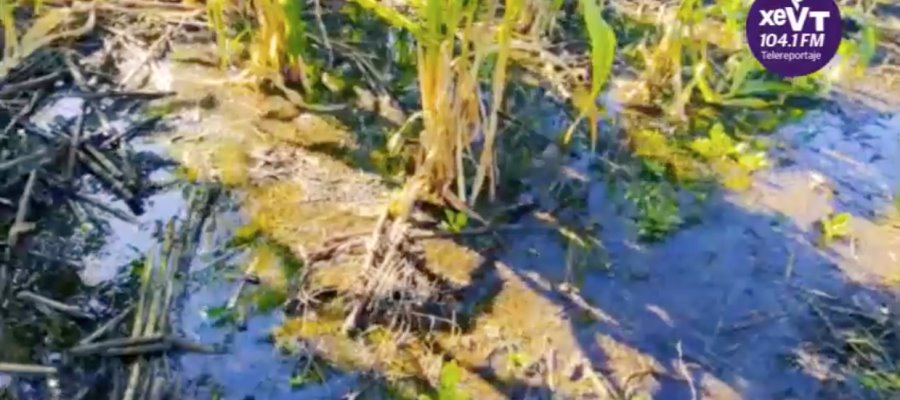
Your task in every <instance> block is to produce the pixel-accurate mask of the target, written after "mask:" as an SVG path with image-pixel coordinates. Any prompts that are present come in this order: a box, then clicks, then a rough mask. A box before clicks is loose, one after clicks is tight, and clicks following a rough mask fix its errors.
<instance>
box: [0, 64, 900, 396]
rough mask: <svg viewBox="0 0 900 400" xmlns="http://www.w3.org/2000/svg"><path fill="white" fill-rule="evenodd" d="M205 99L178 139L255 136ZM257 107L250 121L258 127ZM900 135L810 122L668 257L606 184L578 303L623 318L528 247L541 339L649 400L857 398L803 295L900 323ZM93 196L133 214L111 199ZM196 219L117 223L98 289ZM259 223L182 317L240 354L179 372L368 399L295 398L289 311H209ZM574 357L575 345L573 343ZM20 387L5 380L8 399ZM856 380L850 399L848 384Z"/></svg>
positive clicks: (228, 221) (171, 210)
mask: <svg viewBox="0 0 900 400" xmlns="http://www.w3.org/2000/svg"><path fill="white" fill-rule="evenodd" d="M188 78H190V77H188ZM214 78H222V77H219V76H216V77H214ZM175 79H176V81H177V79H178V77H177V76H176V77H175ZM186 79H187V78H186ZM164 84H169V85H171V84H172V83H164ZM157 89H160V90H171V89H173V88H172V87H160V88H157ZM192 96H193V97H196V99H195V100H197V103H198V104H194V105H192V106H190V107H189V109H188V110H186V111H185V112H183V113H180V114H179V116H178V118H177V119H176V120H174V121H173V122H172V123H173V124H174V125H176V126H178V125H180V126H198V127H202V126H206V127H208V128H209V129H239V127H238V126H236V125H228V124H230V123H235V124H244V122H242V121H243V119H244V118H242V117H241V116H240V115H234V116H216V115H215V114H213V113H211V112H207V111H205V110H203V107H201V106H200V105H199V103H200V100H201V98H202V97H203V93H201V92H198V93H192ZM226 101H231V102H233V103H234V104H235V105H236V106H235V107H237V109H240V107H242V104H243V103H242V101H241V99H238V98H236V99H226ZM255 107H256V106H252V107H250V106H247V110H248V111H247V112H253V110H255ZM78 109H80V103H79V101H78V100H77V99H66V98H64V99H62V100H60V101H59V102H58V103H57V104H56V105H54V106H53V107H52V108H51V109H49V110H46V112H45V114H46V115H44V116H39V117H38V119H42V118H50V119H52V117H53V116H55V115H60V116H63V117H71V116H72V115H74V114H72V112H77V111H73V110H78ZM225 109H226V110H232V111H234V110H236V108H234V107H232V108H228V107H226V108H225ZM207 114H210V115H207ZM219 120H223V121H225V122H224V123H223V122H222V121H219ZM216 121H219V122H216ZM229 121H230V122H229ZM192 124H193V125H192ZM240 129H243V128H240ZM897 132H900V114H883V113H877V112H875V111H872V110H870V109H867V108H862V107H857V106H852V105H846V104H841V105H837V106H835V107H834V108H833V109H828V110H819V111H813V112H810V114H809V115H808V116H807V117H806V118H805V119H804V120H802V121H800V122H798V123H796V124H792V125H790V126H785V127H783V128H781V129H780V130H779V131H778V132H777V133H776V135H775V139H776V142H777V143H781V144H782V145H780V146H778V148H777V149H776V150H774V151H773V153H772V155H771V158H772V160H773V161H775V164H776V165H775V166H774V167H772V168H770V169H768V170H765V171H762V172H760V173H758V174H757V175H756V176H755V178H754V185H753V189H752V190H750V191H748V192H744V193H723V194H719V195H716V196H713V198H712V199H710V201H709V202H708V203H707V204H706V206H705V207H704V209H703V212H702V215H701V222H700V223H699V224H697V225H694V226H692V227H689V228H686V229H683V230H681V231H679V232H676V233H675V234H674V235H672V236H671V237H669V238H668V239H667V240H665V241H663V242H662V243H658V244H653V245H648V244H643V243H640V242H639V241H638V240H637V235H636V230H635V227H634V223H633V221H632V220H631V219H630V218H629V217H628V216H627V215H623V214H622V213H621V209H622V208H621V207H619V203H621V202H622V199H620V198H619V195H618V194H616V192H611V191H610V190H609V187H607V186H606V185H604V184H595V185H592V186H591V190H590V192H589V201H588V210H587V214H588V215H587V216H588V218H589V219H591V220H593V221H596V222H597V223H599V225H600V226H602V230H601V233H600V234H599V238H600V239H601V240H602V242H603V245H604V249H605V256H606V258H605V259H604V260H594V261H597V262H595V264H603V266H602V268H601V267H600V266H598V265H594V266H593V267H592V268H589V270H588V271H587V272H586V275H585V277H584V279H583V282H582V286H581V287H580V291H581V293H582V295H583V296H584V297H585V298H586V299H587V300H588V301H589V302H590V303H592V304H593V305H594V306H596V307H597V308H598V309H599V310H600V311H601V312H602V313H603V314H604V315H606V316H608V318H607V319H604V320H602V321H596V320H594V321H585V320H584V319H583V318H580V316H579V315H577V311H576V310H574V309H573V308H572V307H571V304H569V303H567V302H566V301H564V300H563V299H562V298H561V297H560V296H559V295H558V294H557V293H552V292H547V291H545V290H543V289H542V288H541V287H539V286H540V285H537V284H535V283H534V282H533V280H531V278H530V277H539V278H540V279H543V280H549V281H552V282H562V281H563V280H564V277H565V272H564V271H565V269H566V267H565V265H564V263H563V261H562V260H564V259H565V250H564V248H563V247H562V244H561V243H559V240H558V237H557V236H556V235H555V234H554V235H541V234H529V235H523V234H521V233H519V234H515V236H512V237H509V239H510V240H508V241H507V242H508V243H510V244H512V247H510V248H509V249H508V250H507V251H506V252H505V254H503V255H502V256H501V258H502V260H503V261H504V262H505V263H506V264H507V265H509V266H510V267H512V270H513V271H514V272H517V273H520V274H521V276H522V281H523V282H525V285H526V286H527V287H528V288H529V289H530V291H529V292H528V294H527V296H538V297H543V299H542V300H543V301H546V302H549V303H552V304H558V305H559V307H558V310H559V315H550V314H547V315H542V316H541V317H539V320H537V321H535V322H534V325H535V327H537V328H536V329H535V331H536V332H540V335H543V336H544V338H546V339H549V340H550V341H552V342H553V343H556V344H558V345H560V346H561V349H562V350H561V351H562V352H570V353H580V354H583V355H584V356H585V357H587V359H588V360H590V362H591V364H592V365H593V366H594V368H595V369H597V370H598V371H600V372H601V373H603V374H606V375H609V376H611V377H613V378H614V379H613V381H617V380H618V381H619V383H620V384H621V386H638V387H640V389H641V390H642V391H644V392H646V393H649V394H652V395H653V396H654V398H661V399H681V398H684V399H688V398H692V397H694V396H693V394H692V388H693V391H694V392H696V397H697V398H711V399H731V398H734V399H737V398H747V399H757V398H758V399H782V398H783V399H787V398H801V399H817V398H858V397H859V395H858V392H857V389H856V386H855V385H854V384H853V381H852V379H850V378H848V377H847V376H846V375H845V374H844V373H843V372H842V371H840V370H839V369H838V368H837V367H836V365H835V363H834V362H833V360H830V359H829V358H828V357H827V356H825V355H823V354H820V353H819V352H816V351H814V350H812V349H811V346H809V344H810V343H809V342H810V341H812V340H813V339H812V338H813V337H814V335H815V334H816V331H817V330H820V329H821V327H820V326H819V325H817V324H816V321H815V319H814V318H812V316H811V315H810V313H809V309H808V307H807V306H806V303H805V300H804V299H805V297H804V295H805V294H807V293H809V292H810V291H820V292H822V293H827V294H829V295H832V296H836V297H840V298H844V299H849V300H851V301H853V302H855V303H857V304H859V305H860V306H862V307H869V308H871V309H873V312H875V313H882V312H883V311H884V310H883V309H882V307H881V306H882V304H886V305H888V310H889V312H897V310H894V309H893V308H892V307H893V305H894V300H893V299H894V298H895V297H894V296H895V295H896V290H895V289H892V288H891V287H890V285H889V283H891V282H895V281H896V280H897V278H898V274H900V260H898V257H900V254H898V253H900V231H898V230H897V228H892V227H891V226H890V224H889V223H885V222H883V221H882V220H883V219H884V216H885V215H887V214H888V213H889V212H890V210H891V207H892V202H893V199H894V194H895V193H896V192H897V191H898V189H900V136H898V133H897ZM172 139H173V138H172V137H171V136H169V135H166V134H160V135H157V136H154V137H148V138H142V139H140V140H138V141H137V142H135V143H134V144H133V145H134V146H135V148H136V150H139V151H148V152H153V153H157V154H164V153H165V152H166V151H167V150H169V149H171V146H170V145H171V144H172V143H171V142H172ZM181 140H184V138H181ZM174 178H175V175H174V173H173V171H172V170H169V169H162V170H158V171H157V172H156V173H154V175H153V176H152V179H153V180H155V181H158V182H166V181H169V180H171V179H174ZM88 195H91V196H96V198H97V199H98V200H101V201H104V202H108V203H110V204H112V205H113V206H114V207H117V208H122V209H125V206H124V204H119V202H116V201H113V200H112V197H110V196H108V195H106V194H103V193H102V192H96V193H89V194H88ZM186 206H187V202H186V200H185V198H184V195H183V193H182V190H181V188H180V187H178V186H173V187H171V188H170V189H167V190H164V191H161V192H158V193H155V194H153V195H152V196H150V197H149V198H148V199H147V201H146V212H145V214H143V215H142V216H140V217H139V218H138V223H137V224H132V223H128V222H124V221H120V220H117V219H110V220H109V221H108V222H109V228H110V231H109V233H108V235H106V237H105V240H104V244H103V246H102V247H101V249H100V250H99V251H98V252H96V253H93V254H90V255H88V256H86V257H85V258H84V259H83V261H84V264H85V268H84V270H83V271H82V272H81V276H82V279H83V281H84V282H85V283H86V284H88V285H94V284H97V283H99V282H105V281H108V280H110V279H113V278H114V277H115V276H116V275H117V274H119V273H121V272H123V271H124V268H125V267H126V265H127V264H128V263H129V262H130V261H132V260H134V259H135V258H137V257H138V256H139V255H140V254H143V253H145V252H147V251H148V250H149V249H151V248H152V247H153V246H154V245H156V244H157V238H156V237H155V236H154V231H155V229H156V228H157V226H159V225H160V224H163V223H165V222H166V221H168V220H170V219H171V218H173V217H176V216H178V215H181V214H182V213H183V212H184V211H185V208H186ZM833 212H849V213H851V214H852V215H853V216H854V218H853V222H852V230H853V239H852V240H850V241H846V242H839V243H836V244H835V245H833V246H830V247H828V248H827V249H822V248H819V247H817V246H816V245H815V242H816V240H817V230H816V228H815V223H816V222H817V221H819V220H820V219H821V218H823V217H825V216H827V215H829V214H830V213H833ZM244 222H245V221H244V220H243V218H242V215H241V213H240V211H239V210H238V209H237V206H236V205H234V204H229V203H228V202H227V201H226V202H225V204H222V205H221V206H220V207H218V212H217V213H216V214H215V215H214V216H213V217H212V218H211V219H210V222H209V223H208V225H207V226H206V228H205V229H204V233H203V235H202V238H201V244H200V247H199V249H198V254H197V255H196V257H194V258H193V261H192V265H191V277H190V282H189V284H188V285H187V290H186V294H185V296H184V297H183V300H182V301H180V302H179V304H178V307H177V309H176V310H174V312H175V313H176V314H177V316H178V318H177V319H178V321H179V322H178V324H177V325H178V330H180V332H181V333H183V334H184V335H186V336H188V337H189V338H192V339H194V340H197V341H200V342H203V343H208V344H221V345H224V346H225V348H227V349H228V353H227V354H223V355H190V354H189V355H181V356H178V357H177V363H176V365H177V367H176V370H177V371H178V372H179V380H180V381H181V382H182V387H183V388H184V391H185V396H186V397H187V398H223V399H244V398H266V399H288V398H323V399H327V398H336V397H338V396H339V394H341V393H345V392H347V390H348V389H349V388H352V387H355V386H358V382H357V380H358V377H357V376H356V375H354V374H348V375H345V376H341V377H339V378H337V379H332V380H330V381H329V382H330V383H329V384H328V385H304V386H303V387H302V388H296V387H294V386H292V384H291V383H292V382H291V377H292V375H293V374H294V373H295V372H296V370H297V368H298V359H297V356H292V355H285V354H281V353H279V352H278V351H277V350H276V349H275V347H274V346H273V345H272V343H270V341H269V333H270V331H271V329H272V328H273V327H275V326H277V325H278V324H280V323H281V322H282V321H283V319H284V317H283V315H282V314H281V313H280V312H279V311H273V312H270V313H250V314H249V315H248V317H247V320H246V323H245V325H244V326H242V327H239V326H234V325H226V326H218V325H217V324H216V323H215V320H216V318H213V317H212V316H211V315H210V309H212V308H216V307H221V306H222V305H224V304H226V303H227V302H228V301H229V300H230V299H231V298H232V297H233V296H234V294H235V292H236V290H237V287H238V285H239V283H238V280H237V279H236V277H238V276H239V275H240V274H241V272H242V269H243V267H244V265H245V264H246V257H245V255H243V254H241V253H238V252H230V253H223V251H225V252H228V251H229V250H225V249H226V242H227V241H228V240H229V239H230V238H231V237H232V236H233V234H234V232H235V231H236V230H237V229H238V227H240V226H241V225H242V224H243V223H244ZM223 254H227V256H223ZM519 323H520V324H521V325H527V324H529V323H530V322H527V321H525V320H522V321H520V322H519ZM489 324H490V322H488V325H489ZM517 324H518V323H517ZM498 325H499V323H498ZM514 325H515V324H514ZM551 326H552V327H554V328H553V329H548V327H551ZM477 338H478V339H481V340H485V337H477ZM569 342H570V343H572V344H573V346H571V347H570V348H564V347H565V346H562V344H563V343H569ZM686 377H690V380H688V379H687V378H686ZM616 378H621V379H616ZM626 378H627V379H626ZM4 379H6V378H4V377H2V376H0V384H2V382H3V381H4ZM842 379H843V380H845V381H846V384H840V383H835V382H839V381H840V380H842ZM622 382H627V383H628V385H625V384H622ZM523 396H524V395H523Z"/></svg>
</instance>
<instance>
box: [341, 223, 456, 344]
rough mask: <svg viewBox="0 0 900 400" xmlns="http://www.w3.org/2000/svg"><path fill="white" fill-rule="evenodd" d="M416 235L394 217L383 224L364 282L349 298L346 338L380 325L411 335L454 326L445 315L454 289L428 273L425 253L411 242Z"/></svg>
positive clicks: (372, 247) (375, 238) (368, 257)
mask: <svg viewBox="0 0 900 400" xmlns="http://www.w3.org/2000/svg"><path fill="white" fill-rule="evenodd" d="M412 230H413V229H412V224H411V223H410V222H409V221H407V220H406V219H405V218H400V219H391V218H390V214H389V212H386V213H385V214H384V215H383V216H382V218H381V219H380V220H379V223H378V224H377V225H376V229H375V232H373V234H372V237H371V242H370V248H369V249H368V252H367V254H366V258H365V260H364V262H363V267H362V271H361V275H360V279H359V281H358V282H357V283H356V284H355V285H354V286H353V289H352V290H351V293H348V296H349V298H350V300H351V301H350V303H349V304H350V312H349V314H348V315H347V318H346V319H345V320H344V325H343V330H344V332H349V331H351V330H353V329H355V328H358V327H361V326H364V325H367V324H369V323H371V322H374V321H379V322H384V323H386V324H387V325H388V326H389V327H392V328H406V329H409V328H416V327H419V328H422V327H423V326H422V325H423V324H430V325H431V326H432V327H434V324H435V323H436V322H437V321H438V320H441V321H445V322H447V321H448V320H447V318H446V317H444V316H442V315H441V314H445V313H443V312H441V311H443V308H444V307H443V304H446V303H447V300H448V296H449V294H450V291H451V288H450V287H449V286H450V285H449V284H448V283H447V282H446V281H444V280H443V279H441V278H440V277H438V276H436V275H434V274H433V273H431V272H430V271H429V270H428V269H427V268H426V267H425V262H426V261H425V255H424V250H423V249H422V247H421V246H419V245H418V244H417V243H416V242H415V240H414V238H413V237H412V236H411V234H410V233H411V231H412ZM451 324H452V321H451Z"/></svg>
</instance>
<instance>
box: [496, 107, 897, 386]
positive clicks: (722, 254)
mask: <svg viewBox="0 0 900 400" xmlns="http://www.w3.org/2000/svg"><path fill="white" fill-rule="evenodd" d="M898 132H900V114H881V113H877V112H874V111H871V110H867V109H864V108H859V107H855V106H851V105H845V106H841V107H836V108H835V109H833V110H820V111H813V112H811V113H810V114H809V115H808V116H807V117H806V118H805V119H803V120H802V121H800V122H798V123H796V124H793V125H790V126H785V127H783V128H781V129H780V130H779V131H778V132H777V133H776V135H775V136H776V137H775V139H776V142H780V143H783V146H780V148H779V149H778V150H776V151H774V154H773V155H772V156H773V159H775V160H777V165H776V166H774V167H773V168H770V169H768V170H766V171H764V172H761V173H759V174H757V175H756V176H755V178H754V185H753V189H752V190H750V191H748V192H745V193H739V194H738V193H726V194H721V195H718V196H714V198H713V199H711V200H710V201H709V202H708V204H707V205H706V206H705V208H704V211H703V212H702V215H701V223H700V224H698V225H695V226H692V227H690V228H687V229H684V230H682V231H679V232H677V233H675V234H674V235H672V236H671V237H670V238H668V239H667V240H665V241H663V242H662V243H659V244H654V245H646V244H641V243H639V242H638V240H637V236H636V229H635V226H634V223H633V222H632V220H631V219H630V218H628V217H627V216H623V215H621V213H620V211H619V210H621V208H620V207H618V206H619V205H620V203H621V202H622V200H621V199H620V198H618V197H617V195H615V194H613V193H610V191H609V188H608V187H607V186H606V185H604V184H597V185H594V186H593V188H592V190H591V192H590V196H589V197H590V200H589V210H590V211H589V214H590V218H591V219H592V220H594V221H596V222H598V223H599V224H600V225H601V226H602V233H601V234H600V238H601V239H602V242H603V244H604V247H605V250H606V252H607V254H608V260H607V262H608V264H609V270H603V271H597V270H596V269H595V270H594V271H593V272H591V271H589V272H588V273H587V277H586V278H585V281H584V284H583V286H582V287H581V293H582V294H583V295H584V296H585V297H586V298H587V299H589V300H590V301H591V303H593V304H594V305H595V306H597V307H598V308H599V309H600V310H602V311H603V312H604V313H606V314H607V315H609V317H610V320H609V321H606V322H594V323H584V322H576V320H577V319H578V318H577V316H576V315H575V314H574V312H573V313H571V314H570V315H568V316H567V318H569V319H570V320H571V321H573V322H572V324H571V326H570V331H568V332H561V333H559V334H558V335H556V336H557V339H558V340H557V341H558V342H561V341H565V340H566V338H567V337H568V336H571V337H574V338H575V339H576V340H577V341H578V343H579V344H580V346H581V350H582V351H583V352H585V353H586V354H587V355H588V357H589V358H590V359H591V360H592V361H593V363H594V364H595V366H596V367H597V368H598V369H599V370H601V371H605V372H606V373H608V374H610V375H612V376H619V377H621V376H628V375H630V374H634V375H633V376H636V377H637V376H641V375H640V374H642V373H643V372H645V371H641V369H642V368H644V369H649V370H650V371H652V373H651V374H650V375H652V376H653V378H649V379H645V380H644V382H643V386H644V390H646V391H647V392H649V393H652V394H653V397H654V398H661V399H688V398H692V397H693V395H692V390H691V386H692V385H691V384H690V383H689V382H688V379H687V378H686V377H687V376H690V377H691V380H692V381H693V386H694V391H695V392H696V396H697V398H711V399H738V398H744V399H788V398H792V399H793V398H799V399H819V398H860V396H861V394H860V393H858V392H856V387H855V386H854V384H853V379H852V377H847V376H845V375H843V374H842V373H841V372H840V371H838V370H837V368H836V366H835V362H834V360H833V359H829V358H828V357H825V356H823V355H822V354H817V353H816V352H814V351H811V350H809V349H810V348H811V347H812V346H809V345H810V341H814V336H813V335H814V332H815V330H816V329H822V327H821V326H818V327H817V326H816V325H815V324H814V321H813V320H812V318H811V315H810V311H809V307H808V306H807V305H806V302H805V301H804V300H803V299H804V298H805V297H804V295H805V294H808V293H809V292H810V291H820V292H821V293H827V294H829V295H831V296H835V297H838V298H841V299H846V300H849V301H851V302H853V303H855V304H858V305H860V307H862V308H863V309H867V310H870V311H871V312H873V313H875V314H878V313H884V312H885V311H887V312H890V313H897V312H900V309H897V308H896V305H897V303H896V300H895V299H896V295H897V293H898V291H897V289H896V287H895V288H891V287H890V285H889V283H890V282H891V281H892V279H893V280H895V279H896V276H897V274H898V273H900V259H898V256H900V229H898V228H897V227H891V226H890V224H889V223H885V222H883V219H884V216H885V215H886V214H889V213H891V212H896V211H892V210H893V205H892V202H893V199H894V195H895V193H897V191H898V190H900V134H898ZM833 212H849V213H851V214H852V215H853V222H852V232H853V233H852V237H853V239H852V240H850V241H846V242H842V243H837V244H835V245H833V246H830V247H829V248H827V249H822V248H819V247H817V246H816V241H817V238H818V230H817V228H816V226H815V223H816V222H817V221H819V220H820V219H822V218H824V217H826V216H828V215H829V214H830V213H833ZM554 241H555V240H554V238H552V237H549V236H543V235H535V236H532V237H529V238H526V239H524V240H523V239H522V238H521V237H517V238H515V240H511V241H510V242H511V243H516V245H515V246H514V247H513V248H512V249H511V250H509V251H508V252H507V253H506V255H505V257H504V260H505V261H506V262H507V263H508V264H509V265H510V266H512V267H513V268H514V269H516V270H518V271H520V272H523V273H524V274H525V275H526V276H527V274H528V273H537V274H539V275H541V276H543V277H544V278H546V279H549V280H551V281H556V282H562V280H563V278H564V273H563V271H564V270H565V265H564V264H563V263H561V262H560V260H561V259H563V258H564V254H565V253H564V251H563V248H562V247H559V246H555V245H553V244H552V243H554ZM548 243H551V244H549V245H548ZM546 296H548V297H549V298H551V299H553V300H554V301H557V302H560V304H563V302H562V300H561V299H560V298H558V297H556V296H554V295H553V294H546ZM882 305H887V306H888V308H887V309H885V308H883V307H882ZM890 317H893V315H891V316H890ZM629 360H630V361H629ZM635 360H644V361H643V362H642V363H637V362H635ZM648 365H649V366H650V367H648ZM684 368H686V369H687V371H689V373H687V372H685V370H684ZM841 381H844V382H843V383H838V382H841Z"/></svg>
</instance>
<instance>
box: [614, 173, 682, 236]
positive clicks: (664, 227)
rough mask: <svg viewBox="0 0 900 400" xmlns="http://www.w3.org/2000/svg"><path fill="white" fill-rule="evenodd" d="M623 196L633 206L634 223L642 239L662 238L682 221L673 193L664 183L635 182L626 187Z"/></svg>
mask: <svg viewBox="0 0 900 400" xmlns="http://www.w3.org/2000/svg"><path fill="white" fill-rule="evenodd" d="M625 198H626V199H627V200H629V201H631V203H632V204H634V206H635V210H636V216H635V223H636V225H637V229H638V236H639V237H640V238H641V239H642V240H645V241H648V242H655V241H659V240H662V239H663V238H664V237H665V236H666V235H668V234H669V233H670V232H672V231H674V230H675V229H677V228H678V227H679V226H681V224H682V223H683V220H682V218H681V216H680V214H679V207H678V201H677V200H676V198H675V194H674V193H673V192H672V190H671V188H670V187H669V186H668V185H667V184H665V183H657V182H646V181H639V182H636V183H634V184H632V185H631V186H630V187H629V188H628V190H627V191H626V193H625Z"/></svg>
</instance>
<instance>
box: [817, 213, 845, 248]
mask: <svg viewBox="0 0 900 400" xmlns="http://www.w3.org/2000/svg"><path fill="white" fill-rule="evenodd" d="M852 219H853V217H852V216H851V215H850V214H849V213H845V212H842V213H837V214H834V215H830V216H828V217H825V218H823V219H822V220H821V221H819V230H820V232H819V233H820V236H819V244H820V245H821V246H828V245H830V244H831V243H833V242H834V241H835V240H837V239H842V238H846V237H847V236H849V235H850V222H851V221H852Z"/></svg>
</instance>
